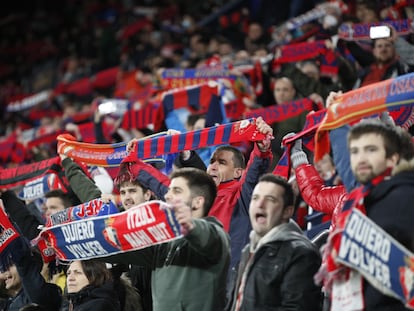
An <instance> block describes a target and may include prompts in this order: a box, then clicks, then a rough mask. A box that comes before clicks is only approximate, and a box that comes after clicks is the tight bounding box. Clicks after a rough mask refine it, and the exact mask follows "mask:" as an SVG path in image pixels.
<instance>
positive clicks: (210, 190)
mask: <svg viewBox="0 0 414 311" xmlns="http://www.w3.org/2000/svg"><path fill="white" fill-rule="evenodd" d="M178 177H182V178H184V179H185V180H186V181H187V183H188V187H189V188H190V191H191V196H192V197H196V196H202V197H204V207H203V212H204V215H207V214H208V212H209V211H210V209H211V207H212V206H213V203H214V200H215V199H216V195H217V187H216V184H215V182H214V180H213V178H212V177H211V176H210V175H208V174H207V173H206V172H205V171H203V170H200V169H198V168H194V167H183V168H179V169H177V170H175V171H173V172H172V173H171V176H170V179H173V178H178Z"/></svg>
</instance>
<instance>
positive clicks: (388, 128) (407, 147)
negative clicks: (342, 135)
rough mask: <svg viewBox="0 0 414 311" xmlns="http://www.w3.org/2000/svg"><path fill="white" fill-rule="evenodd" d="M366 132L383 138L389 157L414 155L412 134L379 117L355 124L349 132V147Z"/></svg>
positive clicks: (410, 157) (404, 157) (409, 157)
mask: <svg viewBox="0 0 414 311" xmlns="http://www.w3.org/2000/svg"><path fill="white" fill-rule="evenodd" d="M365 134H377V135H380V136H381V137H382V138H383V140H384V148H385V156H386V157H387V158H389V157H391V156H392V155H393V154H398V155H399V156H400V158H401V159H406V160H410V159H412V158H413V156H414V150H413V143H412V141H411V136H410V134H409V133H407V132H406V131H405V130H403V129H402V128H401V127H398V126H393V125H389V124H386V123H384V122H382V121H381V120H379V119H363V120H361V121H360V122H358V123H357V124H355V125H353V126H352V127H351V130H350V131H349V133H348V147H349V145H350V142H351V141H352V140H355V139H358V138H360V137H361V136H362V135H365Z"/></svg>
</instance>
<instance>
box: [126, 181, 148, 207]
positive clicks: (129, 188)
mask: <svg viewBox="0 0 414 311" xmlns="http://www.w3.org/2000/svg"><path fill="white" fill-rule="evenodd" d="M119 195H120V198H121V202H122V206H123V207H124V209H125V210H128V209H130V208H131V207H133V206H136V205H138V204H141V203H144V202H145V201H148V200H149V199H150V196H151V194H150V192H149V191H145V192H144V190H143V189H142V187H141V186H139V185H138V184H135V183H132V182H124V183H122V185H121V187H120V188H119Z"/></svg>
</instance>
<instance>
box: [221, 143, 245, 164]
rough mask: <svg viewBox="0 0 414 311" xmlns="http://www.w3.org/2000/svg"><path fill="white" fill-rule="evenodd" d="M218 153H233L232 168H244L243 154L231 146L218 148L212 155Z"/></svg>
mask: <svg viewBox="0 0 414 311" xmlns="http://www.w3.org/2000/svg"><path fill="white" fill-rule="evenodd" d="M220 151H230V152H232V153H233V163H234V167H237V168H242V169H245V168H246V160H245V158H244V155H243V152H241V151H240V149H238V148H236V147H234V146H231V145H225V146H219V147H217V148H216V150H214V153H216V152H220Z"/></svg>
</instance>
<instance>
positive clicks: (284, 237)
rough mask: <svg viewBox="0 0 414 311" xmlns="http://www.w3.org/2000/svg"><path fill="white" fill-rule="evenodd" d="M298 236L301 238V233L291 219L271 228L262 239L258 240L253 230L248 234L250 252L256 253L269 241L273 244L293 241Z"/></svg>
mask: <svg viewBox="0 0 414 311" xmlns="http://www.w3.org/2000/svg"><path fill="white" fill-rule="evenodd" d="M287 233H288V234H287ZM298 235H300V236H303V232H302V230H301V229H300V227H299V226H298V224H297V223H296V222H295V221H294V220H293V219H291V220H290V221H289V222H287V223H283V224H281V225H279V226H276V227H274V228H272V229H271V230H270V231H269V232H268V233H266V234H265V236H264V237H262V238H260V237H259V236H258V235H257V234H256V232H255V231H254V230H253V231H251V232H250V252H252V253H254V252H256V251H257V250H258V249H259V248H260V247H261V246H262V245H264V244H266V243H268V242H270V241H272V242H273V241H290V240H295V239H297V237H298Z"/></svg>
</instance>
